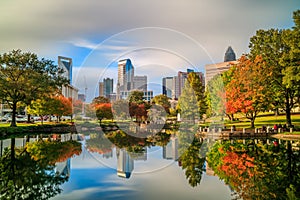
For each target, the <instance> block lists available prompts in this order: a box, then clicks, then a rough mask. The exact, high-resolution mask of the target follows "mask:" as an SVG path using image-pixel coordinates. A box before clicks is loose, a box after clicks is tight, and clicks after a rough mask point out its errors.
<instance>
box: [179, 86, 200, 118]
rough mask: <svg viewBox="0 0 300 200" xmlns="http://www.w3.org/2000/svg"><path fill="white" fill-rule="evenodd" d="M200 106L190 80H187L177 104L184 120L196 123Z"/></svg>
mask: <svg viewBox="0 0 300 200" xmlns="http://www.w3.org/2000/svg"><path fill="white" fill-rule="evenodd" d="M198 108H199V107H198V104H197V99H196V96H195V93H194V90H193V88H192V87H191V86H190V84H189V83H188V81H186V82H185V85H184V88H183V91H182V93H181V95H180V97H179V100H178V104H177V109H178V110H179V113H180V117H181V118H182V120H183V121H192V122H193V123H194V122H195V119H196V118H197V117H198V116H199V114H198V111H199V109H198Z"/></svg>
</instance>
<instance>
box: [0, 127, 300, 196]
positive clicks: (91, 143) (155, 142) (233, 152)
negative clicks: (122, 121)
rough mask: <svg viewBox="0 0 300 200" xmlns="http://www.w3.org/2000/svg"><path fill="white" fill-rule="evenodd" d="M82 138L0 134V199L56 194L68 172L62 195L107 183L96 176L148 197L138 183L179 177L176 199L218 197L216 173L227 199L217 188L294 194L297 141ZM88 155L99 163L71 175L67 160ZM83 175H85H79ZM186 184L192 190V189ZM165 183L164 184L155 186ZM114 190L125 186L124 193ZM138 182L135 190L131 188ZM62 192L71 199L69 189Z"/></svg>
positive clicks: (186, 133)
mask: <svg viewBox="0 0 300 200" xmlns="http://www.w3.org/2000/svg"><path fill="white" fill-rule="evenodd" d="M80 138H81V137H79V135H75V134H73V135H71V134H65V135H47V136H42V135H39V136H35V137H24V138H13V139H7V140H1V143H0V145H1V149H0V150H1V152H0V153H1V160H0V170H1V179H0V184H1V187H0V192H1V193H0V195H1V196H0V198H1V199H11V198H16V199H42V198H44V199H47V198H50V197H53V196H55V195H57V197H59V196H60V195H58V194H59V193H60V192H61V191H62V188H63V187H62V185H65V188H66V186H67V185H66V184H63V183H66V182H68V180H69V178H70V176H71V177H72V176H74V178H73V183H70V185H69V186H68V187H67V188H68V189H67V190H66V192H67V193H68V192H70V191H73V190H74V189H76V188H77V189H78V187H79V188H80V189H81V188H85V187H88V186H89V185H90V184H91V182H92V183H93V184H94V185H93V186H94V188H93V189H95V188H96V187H104V188H105V187H107V186H106V185H105V184H102V185H99V184H100V182H110V186H111V185H114V186H115V187H116V188H115V189H116V190H118V192H119V193H118V194H116V193H114V194H113V195H119V196H120V199H130V198H133V197H137V196H139V197H140V196H143V198H144V199H151V198H150V197H153V195H154V194H153V193H151V194H150V191H152V192H155V191H154V190H153V189H150V188H151V187H149V186H148V187H147V190H144V189H145V188H143V187H142V185H144V184H146V183H145V181H149V184H150V185H152V187H153V188H156V190H159V191H160V192H162V190H160V188H159V184H158V185H157V187H156V186H155V187H154V185H156V184H157V183H160V184H162V183H165V182H167V185H172V184H174V183H173V182H172V181H171V179H172V178H173V177H174V178H175V177H181V176H183V177H184V180H183V181H182V180H181V182H180V181H179V182H176V186H174V188H173V189H174V190H173V192H175V193H174V196H175V199H180V198H179V190H180V191H181V197H183V193H182V192H183V190H185V191H186V192H185V193H184V195H185V198H187V199H189V198H190V197H191V198H192V197H193V198H195V196H197V195H199V196H201V195H200V194H196V193H195V191H198V192H200V191H201V192H202V193H205V192H206V193H209V195H211V196H212V195H216V194H217V193H218V192H219V190H220V189H219V188H218V187H220V186H219V185H220V183H219V182H218V179H221V180H223V181H224V183H225V184H226V186H225V184H224V185H223V186H222V187H226V188H227V189H228V190H229V194H230V191H231V197H230V195H229V196H228V195H227V192H224V191H223V193H222V194H218V195H219V196H220V197H222V195H223V196H224V198H226V199H229V198H232V199H287V198H288V196H293V195H294V196H297V197H299V196H300V194H299V192H300V190H299V188H300V167H299V165H300V157H299V151H300V141H284V140H277V139H273V138H260V139H234V140H233V139H231V140H220V139H216V138H209V137H200V136H197V135H195V134H194V132H193V131H190V130H184V129H181V130H178V131H170V130H168V131H165V130H163V131H162V132H160V133H157V134H153V135H147V136H146V137H134V136H132V135H128V134H126V133H125V132H123V131H119V130H117V131H111V132H107V133H103V132H100V133H96V132H95V133H93V134H89V135H86V141H84V142H83V147H84V149H83V151H82V150H81V147H82V144H81V143H80V142H78V141H77V140H78V139H80ZM75 155H80V156H79V157H74V156H75ZM88 156H92V157H91V158H92V159H99V160H101V161H102V162H99V165H98V166H97V165H95V166H94V167H93V168H92V167H89V166H86V168H87V170H86V171H82V170H83V168H82V167H81V168H78V170H79V172H80V176H77V175H76V174H77V173H76V170H75V169H76V167H77V166H76V162H74V161H73V164H72V166H71V160H74V159H75V160H77V161H78V162H81V166H84V164H86V165H87V164H88V160H87V157H88ZM101 157H102V158H101ZM77 158H80V159H81V160H80V161H79V160H78V159H77ZM103 160H104V161H103ZM104 166H105V167H104ZM72 167H73V172H72ZM74 167H75V169H74ZM107 167H108V168H107ZM109 168H111V169H109ZM107 169H109V170H107ZM74 170H75V172H74ZM78 170H77V171H78ZM100 171H102V172H103V173H109V174H110V173H113V174H112V175H113V176H111V175H109V174H105V176H104V174H103V173H102V172H101V176H102V177H107V179H108V180H101V181H99V180H98V179H99V178H101V176H100V177H99V176H96V174H98V173H100ZM168 171H169V172H168ZM148 172H152V173H148ZM153 172H155V173H153ZM171 172H172V173H171ZM155 174H158V177H157V176H155ZM140 175H142V176H140ZM84 177H90V178H86V180H85V178H84ZM142 177H144V178H142ZM171 177H172V178H171ZM208 177H216V179H213V180H214V182H212V183H211V184H213V185H214V187H216V188H215V190H217V191H214V190H207V187H208V185H207V184H208V182H209V180H211V179H208ZM93 178H95V180H94V179H93ZM154 178H155V179H154ZM118 179H119V180H118ZM150 180H152V181H153V180H155V182H153V183H152V181H150ZM174 180H175V179H174ZM176 180H177V179H176ZM82 181H83V182H82ZM120 181H121V182H120ZM123 181H126V182H123ZM177 181H178V180H177ZM138 183H139V184H138ZM74 184H75V185H74ZM76 184H77V185H76ZM126 184H127V185H126ZM186 185H188V186H189V188H195V190H194V191H192V190H190V189H189V188H187V187H186ZM216 185H218V187H217V186H216ZM165 187H167V186H166V185H164V186H163V185H162V188H161V189H163V188H165ZM120 188H123V189H124V190H125V189H126V191H127V192H129V191H131V192H130V194H129V193H126V194H125V193H122V190H123V189H120ZM136 188H140V190H139V191H138V192H137V189H136ZM142 188H143V189H142ZM168 188H169V187H168ZM179 188H180V189H179ZM205 188H206V190H204V189H205ZM132 191H134V192H133V193H132ZM148 191H149V192H148ZM177 192H178V194H177ZM96 194H98V193H96ZM176 194H177V195H178V198H176ZM106 195H108V192H107V193H106ZM89 196H91V197H92V196H93V195H92V194H90V195H89ZM68 197H69V199H73V198H74V196H72V195H71V196H68ZM93 197H97V196H93ZM110 197H111V195H110ZM148 197H149V198H148ZM206 197H207V196H206ZM61 198H63V199H64V198H66V196H62V197H61ZM101 198H102V197H101ZM75 199H76V198H75ZM77 199H78V198H77ZM102 199H106V198H105V197H103V198H102ZM162 199H164V198H162Z"/></svg>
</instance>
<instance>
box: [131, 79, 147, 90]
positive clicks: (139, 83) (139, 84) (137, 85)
mask: <svg viewBox="0 0 300 200" xmlns="http://www.w3.org/2000/svg"><path fill="white" fill-rule="evenodd" d="M133 85H134V88H133V89H137V90H142V91H143V92H146V91H147V76H134V77H133Z"/></svg>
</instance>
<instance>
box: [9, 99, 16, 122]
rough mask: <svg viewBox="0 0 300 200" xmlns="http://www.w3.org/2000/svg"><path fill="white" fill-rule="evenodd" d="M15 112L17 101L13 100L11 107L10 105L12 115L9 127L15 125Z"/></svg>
mask: <svg viewBox="0 0 300 200" xmlns="http://www.w3.org/2000/svg"><path fill="white" fill-rule="evenodd" d="M16 112H17V102H13V107H12V116H11V124H10V126H11V127H16V126H17V124H16Z"/></svg>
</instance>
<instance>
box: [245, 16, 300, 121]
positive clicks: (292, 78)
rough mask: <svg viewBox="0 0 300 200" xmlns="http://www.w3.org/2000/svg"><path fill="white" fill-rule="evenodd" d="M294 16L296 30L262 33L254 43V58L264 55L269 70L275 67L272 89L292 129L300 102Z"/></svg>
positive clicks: (252, 49)
mask: <svg viewBox="0 0 300 200" xmlns="http://www.w3.org/2000/svg"><path fill="white" fill-rule="evenodd" d="M299 16H300V11H299V10H298V11H295V12H294V16H293V18H294V22H295V25H296V26H295V27H294V28H293V29H292V30H290V29H288V30H277V29H270V30H258V31H257V32H256V35H255V36H253V37H252V38H251V39H250V44H249V47H250V57H251V59H254V58H255V57H256V56H257V55H261V56H262V57H263V59H264V60H265V61H266V63H267V64H268V66H269V67H273V75H272V77H273V79H272V81H271V82H270V83H269V87H271V88H272V90H273V91H274V92H273V106H274V107H275V109H277V108H282V109H283V110H284V111H285V113H286V123H287V124H288V125H289V126H291V125H292V120H291V110H292V108H293V107H294V106H296V105H297V99H296V97H298V99H299V95H300V94H299V93H300V86H299V85H300V84H299V76H300V75H299V74H300V69H299V62H300V53H299V42H300V37H299V28H300V25H299V18H300V17H299Z"/></svg>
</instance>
